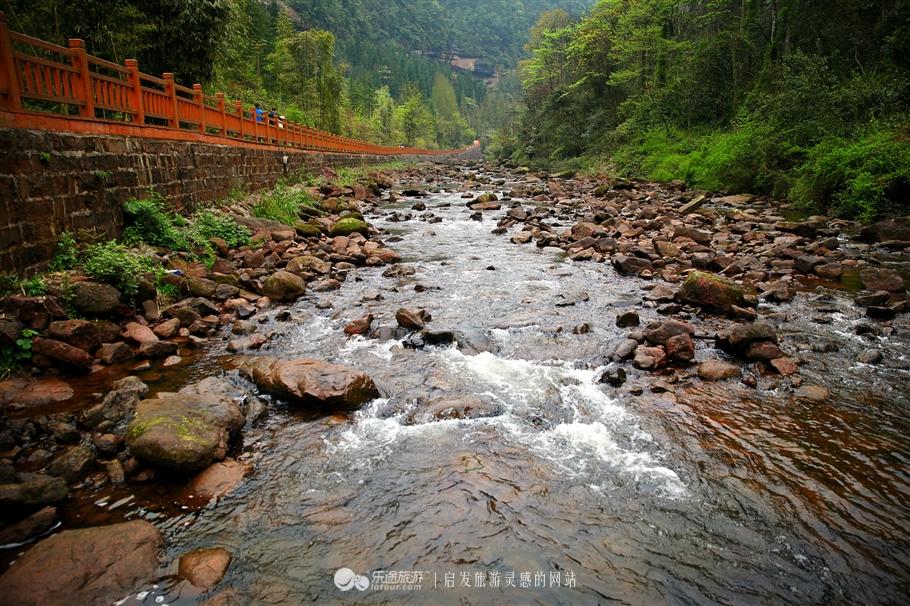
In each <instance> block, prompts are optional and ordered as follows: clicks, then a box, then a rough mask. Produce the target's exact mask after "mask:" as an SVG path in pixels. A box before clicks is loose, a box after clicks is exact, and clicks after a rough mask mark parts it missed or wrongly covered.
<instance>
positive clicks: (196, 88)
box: [193, 84, 205, 133]
mask: <svg viewBox="0 0 910 606" xmlns="http://www.w3.org/2000/svg"><path fill="white" fill-rule="evenodd" d="M193 96H194V97H196V105H198V106H199V132H201V133H205V95H203V94H202V85H201V84H194V85H193Z"/></svg>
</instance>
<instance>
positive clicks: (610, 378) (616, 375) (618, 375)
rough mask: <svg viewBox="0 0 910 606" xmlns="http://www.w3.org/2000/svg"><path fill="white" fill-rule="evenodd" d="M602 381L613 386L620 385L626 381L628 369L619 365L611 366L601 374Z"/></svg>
mask: <svg viewBox="0 0 910 606" xmlns="http://www.w3.org/2000/svg"><path fill="white" fill-rule="evenodd" d="M600 382H601V383H606V384H608V385H610V386H612V387H620V386H621V385H622V384H623V383H625V382H626V371H625V369H623V368H621V367H619V366H610V367H608V368H607V369H606V370H605V371H604V372H603V374H602V375H600Z"/></svg>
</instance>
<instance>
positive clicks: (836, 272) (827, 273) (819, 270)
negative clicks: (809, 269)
mask: <svg viewBox="0 0 910 606" xmlns="http://www.w3.org/2000/svg"><path fill="white" fill-rule="evenodd" d="M815 275H817V276H818V277H820V278H823V279H825V280H831V281H835V282H836V281H837V280H840V279H841V276H843V275H844V266H843V265H841V264H840V263H824V264H822V265H819V266H817V267H816V268H815Z"/></svg>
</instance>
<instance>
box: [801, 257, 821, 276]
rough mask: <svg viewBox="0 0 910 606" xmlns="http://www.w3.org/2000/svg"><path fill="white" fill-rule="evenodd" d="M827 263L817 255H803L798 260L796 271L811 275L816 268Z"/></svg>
mask: <svg viewBox="0 0 910 606" xmlns="http://www.w3.org/2000/svg"><path fill="white" fill-rule="evenodd" d="M824 262H825V259H824V257H817V256H815V255H802V256H800V257H797V258H796V270H797V271H798V272H800V273H803V274H811V273H813V272H814V271H815V268H816V267H817V266H819V265H821V264H822V263H824Z"/></svg>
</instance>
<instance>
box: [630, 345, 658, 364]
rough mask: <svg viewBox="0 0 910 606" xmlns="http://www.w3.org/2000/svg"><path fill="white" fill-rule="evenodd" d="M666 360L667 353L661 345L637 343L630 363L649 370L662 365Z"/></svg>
mask: <svg viewBox="0 0 910 606" xmlns="http://www.w3.org/2000/svg"><path fill="white" fill-rule="evenodd" d="M666 361H667V353H666V351H665V350H664V348H663V347H648V346H646V345H639V346H638V347H637V348H635V358H634V360H633V361H632V363H633V364H634V365H635V367H636V368H641V369H643V370H651V369H655V368H660V367H661V366H664V365H665V364H666Z"/></svg>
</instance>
